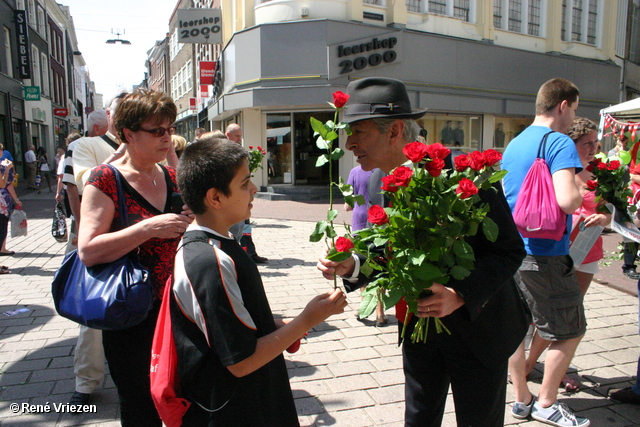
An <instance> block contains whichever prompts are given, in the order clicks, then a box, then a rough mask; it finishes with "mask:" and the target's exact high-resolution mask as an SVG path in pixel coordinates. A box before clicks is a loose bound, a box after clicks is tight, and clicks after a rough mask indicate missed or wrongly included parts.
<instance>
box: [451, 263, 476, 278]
mask: <svg viewBox="0 0 640 427" xmlns="http://www.w3.org/2000/svg"><path fill="white" fill-rule="evenodd" d="M450 272H451V276H453V278H454V279H456V280H462V279H464V278H465V277H467V276H469V275H470V274H471V272H470V271H469V270H467V269H466V268H464V267H461V266H459V265H454V266H453V267H451V270H450Z"/></svg>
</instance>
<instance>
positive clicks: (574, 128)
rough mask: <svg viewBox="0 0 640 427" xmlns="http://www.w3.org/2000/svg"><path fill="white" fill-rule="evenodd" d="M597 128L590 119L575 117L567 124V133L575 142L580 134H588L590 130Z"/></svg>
mask: <svg viewBox="0 0 640 427" xmlns="http://www.w3.org/2000/svg"><path fill="white" fill-rule="evenodd" d="M597 130H598V125H596V124H595V123H594V122H592V121H591V120H589V119H587V118H586V117H576V118H575V119H573V121H572V122H571V124H570V125H569V129H567V135H568V136H569V138H571V139H572V140H573V142H576V141H577V140H578V139H580V137H581V136H584V135H588V134H590V133H591V132H593V131H597Z"/></svg>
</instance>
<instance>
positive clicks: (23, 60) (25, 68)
mask: <svg viewBox="0 0 640 427" xmlns="http://www.w3.org/2000/svg"><path fill="white" fill-rule="evenodd" d="M13 14H14V15H13V16H14V18H15V20H16V38H17V40H18V75H19V77H20V78H21V79H30V78H31V67H30V66H29V64H31V59H30V58H29V57H30V56H31V55H30V53H29V52H30V51H29V26H28V24H27V12H25V11H24V10H14V11H13Z"/></svg>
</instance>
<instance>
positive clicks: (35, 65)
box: [31, 45, 42, 87]
mask: <svg viewBox="0 0 640 427" xmlns="http://www.w3.org/2000/svg"><path fill="white" fill-rule="evenodd" d="M31 72H32V75H31V85H32V86H40V87H42V84H41V82H40V51H39V50H38V48H37V47H35V46H33V45H32V46H31Z"/></svg>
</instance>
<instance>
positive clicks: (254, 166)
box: [249, 146, 267, 175]
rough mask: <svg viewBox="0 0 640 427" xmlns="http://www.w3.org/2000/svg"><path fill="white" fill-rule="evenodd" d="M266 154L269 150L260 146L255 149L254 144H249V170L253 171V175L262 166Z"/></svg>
mask: <svg viewBox="0 0 640 427" xmlns="http://www.w3.org/2000/svg"><path fill="white" fill-rule="evenodd" d="M266 154H267V152H266V151H264V149H263V148H262V147H260V146H258V147H256V149H255V150H254V149H253V147H252V146H249V171H250V172H251V175H253V174H254V172H255V171H257V170H258V169H260V168H262V159H263V157H264V156H265V155H266Z"/></svg>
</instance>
